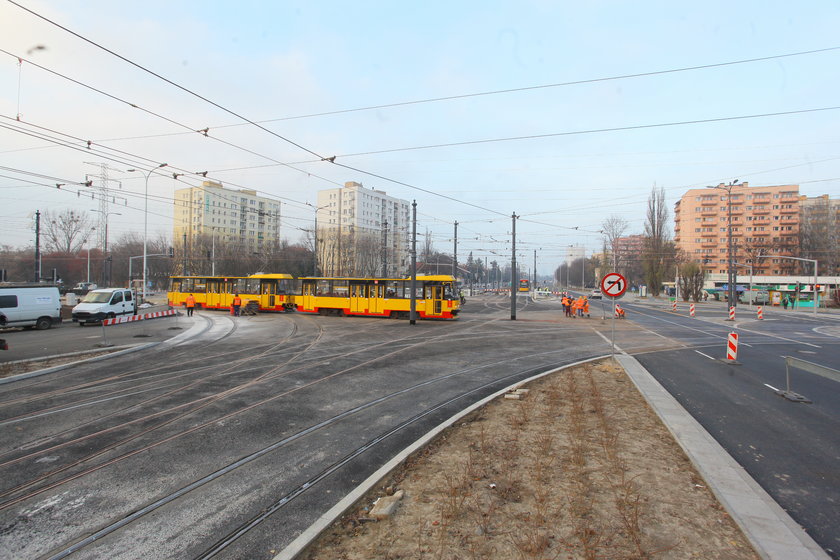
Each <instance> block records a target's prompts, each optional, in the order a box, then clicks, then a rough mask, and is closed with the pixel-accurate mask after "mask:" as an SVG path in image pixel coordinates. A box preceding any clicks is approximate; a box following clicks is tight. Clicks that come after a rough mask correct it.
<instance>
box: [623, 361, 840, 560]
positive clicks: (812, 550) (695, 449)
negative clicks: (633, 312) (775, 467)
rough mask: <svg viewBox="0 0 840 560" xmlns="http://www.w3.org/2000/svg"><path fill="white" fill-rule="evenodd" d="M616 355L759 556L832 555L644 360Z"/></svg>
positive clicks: (795, 559) (806, 559) (823, 559)
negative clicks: (662, 383) (654, 374)
mask: <svg viewBox="0 0 840 560" xmlns="http://www.w3.org/2000/svg"><path fill="white" fill-rule="evenodd" d="M616 359H617V360H618V362H619V364H621V366H622V367H623V368H624V371H626V372H627V375H628V376H629V377H630V379H631V380H632V381H633V383H634V384H635V385H636V388H637V389H638V390H639V392H641V393H642V395H643V396H644V398H645V400H646V401H647V402H648V404H649V405H650V406H651V408H653V410H654V411H655V412H656V414H657V415H658V416H659V418H660V419H661V420H662V422H663V423H664V424H665V426H666V427H667V428H668V430H669V431H670V432H671V435H672V436H673V437H674V439H675V440H676V441H677V443H678V444H679V445H680V447H682V449H683V451H684V452H685V454H686V455H688V458H689V460H691V462H692V464H693V465H694V467H695V468H696V469H697V471H698V472H699V473H700V475H701V476H702V477H703V478H704V479H705V480H706V483H707V484H708V486H709V488H710V489H711V490H712V492H713V493H714V495H715V497H716V498H717V499H718V501H719V502H720V504H721V505H722V506H723V507H724V508H725V509H726V511H727V512H728V513H729V515H730V516H731V517H732V519H733V520H734V521H735V522H736V523H737V524H738V526H739V527H740V528H741V531H743V533H744V535H745V536H746V537H747V539H748V540H749V541H750V544H752V545H753V548H754V549H755V551H756V552H757V553H758V555H759V556H761V557H762V558H763V559H765V560H831V557H830V556H829V555H828V554H827V553H826V552H825V551H824V550H823V549H822V547H820V545H818V544H817V543H816V542H815V541H814V539H812V538H811V536H810V535H808V534H807V533H806V532H805V531H804V530H803V529H802V527H800V526H799V524H798V523H796V521H794V520H793V518H791V517H790V515H788V513H787V512H786V511H785V510H783V509H782V508H781V506H779V504H777V503H776V501H775V500H774V499H773V498H772V497H771V496H770V495H769V494H768V493H767V492H766V491H765V490H764V489H763V488H762V487H761V486H759V484H758V483H757V482H756V481H755V480H754V479H753V478H752V477H751V476H750V475H749V473H747V471H746V470H745V469H744V468H743V467H742V466H741V465H739V464H738V463H737V462H736V461H735V459H733V458H732V456H731V455H729V453H727V452H726V450H725V449H724V448H723V447H721V445H720V444H719V443H718V442H717V441H716V440H715V439H714V438H713V437H712V436H711V435H710V434H709V433H708V432H707V431H706V429H705V428H703V426H702V425H701V424H700V423H699V422H697V420H695V419H694V418H693V417H692V416H691V415H690V414H689V413H688V412H687V411H686V410H685V409H684V408H683V407H682V405H681V404H680V403H679V402H678V401H677V400H676V399H675V398H674V397H673V396H672V395H671V394H670V393H668V391H666V390H665V388H664V387H663V386H662V385H660V384H659V382H658V381H657V380H656V379H654V377H653V375H651V374H650V372H648V371H647V369H645V368H644V366H642V364H640V363H639V362H638V361H637V360H636V359H635V358H634V357H632V356H630V355H629V354H626V353H625V354H616Z"/></svg>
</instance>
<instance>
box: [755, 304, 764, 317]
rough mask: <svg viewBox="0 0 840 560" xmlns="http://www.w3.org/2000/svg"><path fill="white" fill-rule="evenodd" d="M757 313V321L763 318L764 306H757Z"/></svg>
mask: <svg viewBox="0 0 840 560" xmlns="http://www.w3.org/2000/svg"><path fill="white" fill-rule="evenodd" d="M757 313H758V320H759V321H760V320H761V319H764V308H763V307H762V306H760V305H759V306H758V310H757Z"/></svg>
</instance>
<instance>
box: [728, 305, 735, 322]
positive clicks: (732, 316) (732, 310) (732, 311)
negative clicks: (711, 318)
mask: <svg viewBox="0 0 840 560" xmlns="http://www.w3.org/2000/svg"><path fill="white" fill-rule="evenodd" d="M729 320H730V321H734V320H735V308H734V307H730V308H729Z"/></svg>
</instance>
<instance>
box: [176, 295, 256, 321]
mask: <svg viewBox="0 0 840 560" xmlns="http://www.w3.org/2000/svg"><path fill="white" fill-rule="evenodd" d="M231 303H232V304H231V306H230V314H231V315H234V316H236V317H239V314H240V308H241V307H242V298H241V297H239V294H234V296H233V301H232V302H231ZM184 306H185V307H186V308H187V317H192V316H193V312H194V311H195V296H194V295H192V294H190V295H188V296H187V298H186V299H185V300H184Z"/></svg>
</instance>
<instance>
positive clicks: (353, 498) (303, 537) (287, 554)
mask: <svg viewBox="0 0 840 560" xmlns="http://www.w3.org/2000/svg"><path fill="white" fill-rule="evenodd" d="M604 358H609V354H605V355H602V356H596V357H594V358H589V359H586V360H580V361H578V362H575V363H573V364H568V365H565V366H562V367H559V368H555V369H552V370H549V371H544V372H542V373H540V374H538V375H534V376H532V377H529V378H527V379H523V380H520V381H517V382H516V383H512V384H510V385H508V386H507V387H505V388H504V389H500V390H498V391H496V392H495V393H493V394H491V395H488V396H486V397H484V398H483V399H481V400H480V401H478V402H476V403H474V404H472V405H470V406H469V407H467V408H465V409H464V410H462V411H461V412H458V413H457V414H455V415H453V416H451V417H449V418H448V419H446V420H444V421H443V422H441V423H440V424H438V425H437V426H435V427H434V428H433V429H432V430H430V431H429V432H427V433H426V434H425V435H423V436H422V437H420V438H419V439H417V440H415V442H414V443H412V444H411V445H410V446H408V447H406V448H405V449H403V450H402V451H401V452H400V453H398V454H397V455H395V456H394V457H393V458H392V459H391V460H390V461H388V462H387V463H385V464H384V465H382V466H381V467H380V468H379V469H377V470H376V472H374V473H373V474H372V475H370V476H369V477H367V478H366V479H365V480H364V481H363V482H362V483H361V484H359V485H358V486H356V488H354V489H353V490H352V491H351V492H350V493H349V494H347V495H346V496H344V498H342V499H341V500H340V501H339V502H338V503H337V504H335V505H334V506H333V507H331V508H330V509H329V510H327V512H326V513H324V514H323V515H321V516H320V517H319V518H318V519H317V520H316V521H315V522H314V523H312V525H310V526H309V527H307V528H306V529H304V531H303V532H302V533H301V534H300V535H298V537H297V538H296V539H295V540H293V541H292V542H291V543H289V545H288V546H286V548H284V549H283V550H281V551H280V553H279V554H277V555H276V556H275V557H274V558H273V559H272V560H293V559H294V558H296V557H297V556H298V555H299V554H300V553H302V552H303V551H305V550H306V548H307V547H308V546H309V545H310V544H312V543H313V542H314V541H315V539H317V538H318V537H319V536H320V535H321V533H323V532H324V531H325V530H326V529H328V528H329V527H330V525H332V524H333V523H334V522H335V521H336V520H337V519H338V518H339V517H341V516H342V515H344V513H345V512H346V511H347V510H349V509H350V508H352V507H353V506H354V505H355V504H356V502H358V501H359V500H360V499H361V498H362V497H363V496H364V495H365V494H367V493H368V492H369V491H370V490H371V489H372V488H373V487H374V486H376V485H377V484H378V483H379V482H380V481H381V480H382V479H384V478H385V477H387V476H388V475H389V474H390V473H391V471H393V470H394V469H396V468H397V467H399V465H400V464H401V463H402V462H403V461H405V460H406V459H407V458H408V457H409V456H410V455H411V454H412V453H414V452H416V451H417V450H418V449H420V448H422V447H424V446H425V445H428V444H429V442H431V441H432V440H433V439H434V438H435V437H437V436H438V435H439V434H440V433H441V432H442V431H443V430H445V429H447V428H449V427H450V426H452V425H453V424H455V423H456V422H457V421H458V420H460V419H461V418H463V417H464V416H466V415H468V414H470V413H471V412H473V411H474V410H476V409H478V408H481V407H482V406H484V405H486V404H487V403H489V402H490V401H492V400H494V399H497V398H499V397H501V396H502V395H504V394H505V393H507V392H508V391H510V390H511V389H512V388H514V387H518V386H520V385H523V384H525V383H530V382H531V381H534V380H535V379H539V378H541V377H545V376H546V375H551V374H554V373H557V372H558V371H563V370H564V369H568V368H571V367H575V366H579V365H581V364H585V363H589V362H595V361H598V360H603V359H604Z"/></svg>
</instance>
